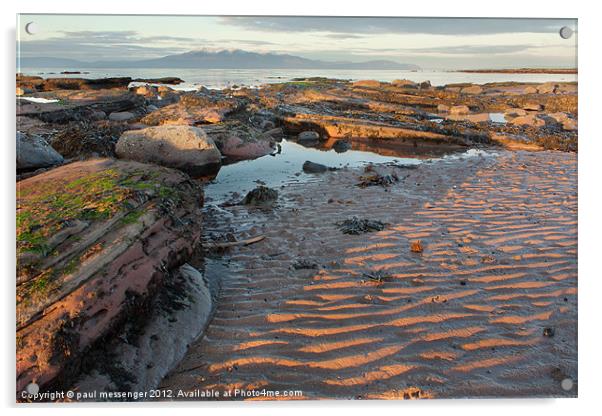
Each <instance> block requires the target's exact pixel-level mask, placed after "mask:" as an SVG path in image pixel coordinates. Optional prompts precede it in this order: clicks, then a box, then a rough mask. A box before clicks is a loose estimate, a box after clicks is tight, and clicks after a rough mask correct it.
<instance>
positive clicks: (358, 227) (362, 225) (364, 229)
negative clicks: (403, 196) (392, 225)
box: [337, 217, 386, 235]
mask: <svg viewBox="0 0 602 416" xmlns="http://www.w3.org/2000/svg"><path fill="white" fill-rule="evenodd" d="M337 225H338V226H339V228H340V230H341V231H342V232H343V234H352V235H359V234H364V233H370V232H374V231H382V230H384V229H385V226H386V224H385V223H384V222H381V221H377V220H369V219H365V218H364V219H360V218H358V217H353V218H350V219H347V220H345V221H341V222H338V223H337Z"/></svg>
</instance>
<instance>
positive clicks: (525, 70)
mask: <svg viewBox="0 0 602 416" xmlns="http://www.w3.org/2000/svg"><path fill="white" fill-rule="evenodd" d="M455 72H468V73H474V74H576V73H577V68H506V69H460V70H458V71H455Z"/></svg>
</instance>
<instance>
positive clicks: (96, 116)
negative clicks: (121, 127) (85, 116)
mask: <svg viewBox="0 0 602 416" xmlns="http://www.w3.org/2000/svg"><path fill="white" fill-rule="evenodd" d="M106 118H107V113H105V112H104V111H102V110H94V111H92V112H91V113H90V119H91V120H96V121H98V120H104V119H106Z"/></svg>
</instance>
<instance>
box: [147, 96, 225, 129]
mask: <svg viewBox="0 0 602 416" xmlns="http://www.w3.org/2000/svg"><path fill="white" fill-rule="evenodd" d="M230 104H231V103H230ZM232 110H233V106H223V107H220V106H217V105H216V106H206V105H190V104H187V103H186V102H182V99H180V102H178V103H176V104H170V105H168V106H165V107H163V108H160V109H159V110H157V111H153V112H152V113H150V114H147V115H146V116H145V117H144V118H143V119H142V120H140V121H142V122H143V123H144V124H148V125H149V126H161V125H170V124H176V125H183V124H186V125H189V126H194V125H199V124H207V123H220V122H222V121H224V118H225V116H226V115H227V114H229V113H230V112H231V111H232Z"/></svg>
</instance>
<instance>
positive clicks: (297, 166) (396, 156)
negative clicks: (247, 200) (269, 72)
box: [205, 139, 466, 203]
mask: <svg viewBox="0 0 602 416" xmlns="http://www.w3.org/2000/svg"><path fill="white" fill-rule="evenodd" d="M338 142H341V139H329V140H326V141H322V142H316V143H304V144H303V145H301V144H299V143H297V142H294V141H291V140H286V139H283V140H282V142H280V143H279V146H280V148H279V150H278V151H275V152H274V153H273V154H271V155H267V156H263V157H261V158H258V159H254V160H245V161H240V162H235V163H229V164H224V165H223V166H222V167H221V169H220V170H219V172H218V173H217V176H216V177H215V178H213V179H212V180H211V181H210V183H209V184H208V185H207V186H206V187H205V197H206V199H207V200H208V201H210V202H211V203H220V202H223V201H226V200H227V199H228V198H229V197H230V195H231V194H232V193H233V192H236V193H238V194H241V195H242V194H244V193H245V192H248V191H250V190H251V189H253V188H255V187H256V186H257V185H258V184H264V185H266V186H269V187H273V188H278V187H280V186H283V185H285V184H287V183H294V182H307V181H312V180H315V179H316V176H315V175H314V174H307V173H304V172H303V170H302V166H303V163H304V162H305V161H307V160H309V161H312V162H315V163H320V164H323V165H326V166H329V167H337V168H341V167H345V166H349V167H356V166H362V165H364V164H366V163H396V164H418V163H420V162H421V160H424V159H431V158H436V157H442V156H444V155H446V154H450V153H454V152H460V151H464V150H466V148H463V147H460V146H450V147H448V146H441V145H440V144H439V145H428V144H422V143H421V144H417V146H416V147H414V146H413V145H408V144H399V142H397V143H396V141H394V140H375V139H366V140H357V139H354V140H353V141H349V142H347V141H342V143H338ZM349 147H350V148H349ZM345 148H347V150H345Z"/></svg>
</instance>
